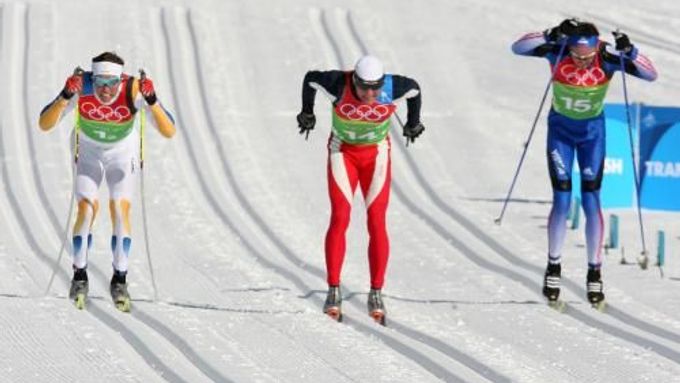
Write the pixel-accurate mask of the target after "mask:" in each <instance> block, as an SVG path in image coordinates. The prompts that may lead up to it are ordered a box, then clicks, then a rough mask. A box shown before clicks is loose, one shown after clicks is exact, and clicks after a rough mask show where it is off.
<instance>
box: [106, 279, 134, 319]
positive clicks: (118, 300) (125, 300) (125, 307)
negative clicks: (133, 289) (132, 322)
mask: <svg viewBox="0 0 680 383" xmlns="http://www.w3.org/2000/svg"><path fill="white" fill-rule="evenodd" d="M111 299H113V304H114V305H115V306H116V308H117V309H118V310H119V311H122V312H124V313H129V312H130V310H131V309H132V304H131V303H130V294H129V293H128V290H127V284H126V283H120V282H114V281H111Z"/></svg>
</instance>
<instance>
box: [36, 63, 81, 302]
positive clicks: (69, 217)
mask: <svg viewBox="0 0 680 383" xmlns="http://www.w3.org/2000/svg"><path fill="white" fill-rule="evenodd" d="M83 73H85V71H84V70H83V68H81V67H80V66H77V67H76V68H75V69H74V70H73V74H74V75H76V76H82V75H83ZM74 120H75V123H74V128H73V129H74V137H73V164H72V170H71V175H72V176H73V175H75V174H76V173H77V164H78V154H79V151H80V137H79V136H80V113H79V112H78V108H77V107H76V108H75V115H74ZM75 197H76V182H75V179H73V187H72V188H71V198H70V202H69V204H68V205H69V208H68V214H67V216H66V226H64V235H63V236H62V239H63V240H62V242H61V248H60V249H59V255H58V256H57V262H55V263H54V266H53V267H52V274H51V275H50V280H49V281H48V282H47V287H46V288H45V292H44V293H43V296H47V294H49V292H50V289H51V288H52V283H53V282H54V277H55V276H56V275H57V268H58V267H59V263H61V258H62V257H63V256H64V250H66V243H67V242H68V240H69V237H68V231H69V228H70V227H71V220H72V219H73V206H74V205H75Z"/></svg>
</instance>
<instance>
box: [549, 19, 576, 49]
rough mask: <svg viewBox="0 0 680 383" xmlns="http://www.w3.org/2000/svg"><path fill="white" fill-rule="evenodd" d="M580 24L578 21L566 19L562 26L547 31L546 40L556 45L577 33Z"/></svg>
mask: <svg viewBox="0 0 680 383" xmlns="http://www.w3.org/2000/svg"><path fill="white" fill-rule="evenodd" d="M578 25H579V22H578V20H576V19H564V20H563V21H562V22H561V23H560V25H558V26H556V27H553V28H550V29H548V30H546V31H545V32H544V33H545V38H546V40H548V42H551V43H556V42H558V41H560V40H562V39H566V38H568V37H570V36H572V35H573V34H574V33H575V32H576V28H577V27H578Z"/></svg>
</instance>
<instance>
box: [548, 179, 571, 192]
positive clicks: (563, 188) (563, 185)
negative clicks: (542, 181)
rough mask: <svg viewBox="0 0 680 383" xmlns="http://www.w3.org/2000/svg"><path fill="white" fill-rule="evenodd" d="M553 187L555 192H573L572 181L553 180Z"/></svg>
mask: <svg viewBox="0 0 680 383" xmlns="http://www.w3.org/2000/svg"><path fill="white" fill-rule="evenodd" d="M552 187H553V190H555V191H560V192H570V191H571V180H558V179H553V180H552Z"/></svg>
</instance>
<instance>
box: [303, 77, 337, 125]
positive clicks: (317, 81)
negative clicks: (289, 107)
mask: <svg viewBox="0 0 680 383" xmlns="http://www.w3.org/2000/svg"><path fill="white" fill-rule="evenodd" d="M344 85H345V83H344V72H342V71H339V70H331V71H325V72H322V71H309V72H307V74H306V75H305V78H304V80H303V81H302V111H303V112H304V113H310V114H311V113H314V98H315V97H316V91H317V90H321V91H322V92H323V93H324V94H325V95H326V96H327V97H328V98H329V99H330V101H331V102H335V101H336V100H338V99H340V96H342V90H343V88H344Z"/></svg>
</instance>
